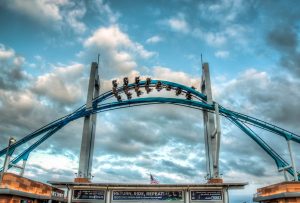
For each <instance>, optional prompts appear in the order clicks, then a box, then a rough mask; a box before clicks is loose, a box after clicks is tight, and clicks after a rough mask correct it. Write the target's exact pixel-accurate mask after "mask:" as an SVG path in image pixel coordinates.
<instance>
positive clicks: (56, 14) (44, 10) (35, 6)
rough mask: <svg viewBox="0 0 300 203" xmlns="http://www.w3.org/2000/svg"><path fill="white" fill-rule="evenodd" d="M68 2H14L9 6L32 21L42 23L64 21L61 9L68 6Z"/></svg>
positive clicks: (44, 0) (39, 0) (36, 0)
mask: <svg viewBox="0 0 300 203" xmlns="http://www.w3.org/2000/svg"><path fill="white" fill-rule="evenodd" d="M67 3H68V0H55V1H47V0H31V1H22V0H12V1H10V2H9V4H8V5H7V7H8V8H10V9H12V10H15V11H17V12H20V13H22V14H24V15H26V16H29V17H31V18H32V19H35V20H39V21H42V22H45V21H46V22H48V21H54V22H55V21H59V20H62V18H63V17H62V15H61V13H60V7H61V6H63V5H66V4H67Z"/></svg>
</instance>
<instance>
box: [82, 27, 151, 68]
mask: <svg viewBox="0 0 300 203" xmlns="http://www.w3.org/2000/svg"><path fill="white" fill-rule="evenodd" d="M83 44H84V47H85V48H86V53H85V54H88V53H92V52H96V51H97V52H98V53H99V52H100V53H101V57H102V58H103V61H104V62H105V63H106V67H107V68H109V69H110V70H111V71H115V72H118V73H129V72H130V71H131V70H133V69H134V68H136V67H137V63H136V60H135V58H136V57H139V58H142V59H148V58H150V57H153V56H154V55H155V54H156V53H155V52H151V51H148V50H146V49H145V48H144V47H143V46H142V45H141V44H139V43H137V42H134V41H132V40H131V39H130V38H129V36H128V35H127V34H126V33H124V32H122V31H121V30H120V28H119V26H118V25H112V26H110V27H101V28H99V29H98V30H96V31H95V32H94V33H93V34H92V35H91V36H90V37H88V38H87V39H86V40H85V41H84V43H83ZM80 55H84V52H82V53H81V54H80Z"/></svg>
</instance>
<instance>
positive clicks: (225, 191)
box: [223, 187, 229, 203]
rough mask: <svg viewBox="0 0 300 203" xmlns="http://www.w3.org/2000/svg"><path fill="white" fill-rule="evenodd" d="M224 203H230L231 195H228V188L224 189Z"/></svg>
mask: <svg viewBox="0 0 300 203" xmlns="http://www.w3.org/2000/svg"><path fill="white" fill-rule="evenodd" d="M223 202H224V203H229V194H228V188H226V187H225V188H223Z"/></svg>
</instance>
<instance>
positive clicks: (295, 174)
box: [287, 140, 298, 181]
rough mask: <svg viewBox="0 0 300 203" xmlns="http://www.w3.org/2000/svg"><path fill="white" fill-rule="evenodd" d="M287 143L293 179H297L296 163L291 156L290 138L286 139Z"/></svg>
mask: <svg viewBox="0 0 300 203" xmlns="http://www.w3.org/2000/svg"><path fill="white" fill-rule="evenodd" d="M287 144H288V148H289V152H290V157H291V162H292V167H293V169H294V180H295V181H298V177H297V170H296V165H295V161H294V156H293V152H292V146H291V140H287Z"/></svg>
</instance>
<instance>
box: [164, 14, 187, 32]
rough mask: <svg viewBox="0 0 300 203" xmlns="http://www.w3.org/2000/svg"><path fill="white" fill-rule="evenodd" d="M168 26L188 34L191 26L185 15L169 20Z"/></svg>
mask: <svg viewBox="0 0 300 203" xmlns="http://www.w3.org/2000/svg"><path fill="white" fill-rule="evenodd" d="M167 25H168V26H169V27H170V28H171V29H172V30H174V31H177V32H182V33H188V32H189V25H188V23H187V22H186V20H185V17H184V15H183V14H178V15H177V16H176V17H173V18H170V19H168V20H167Z"/></svg>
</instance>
